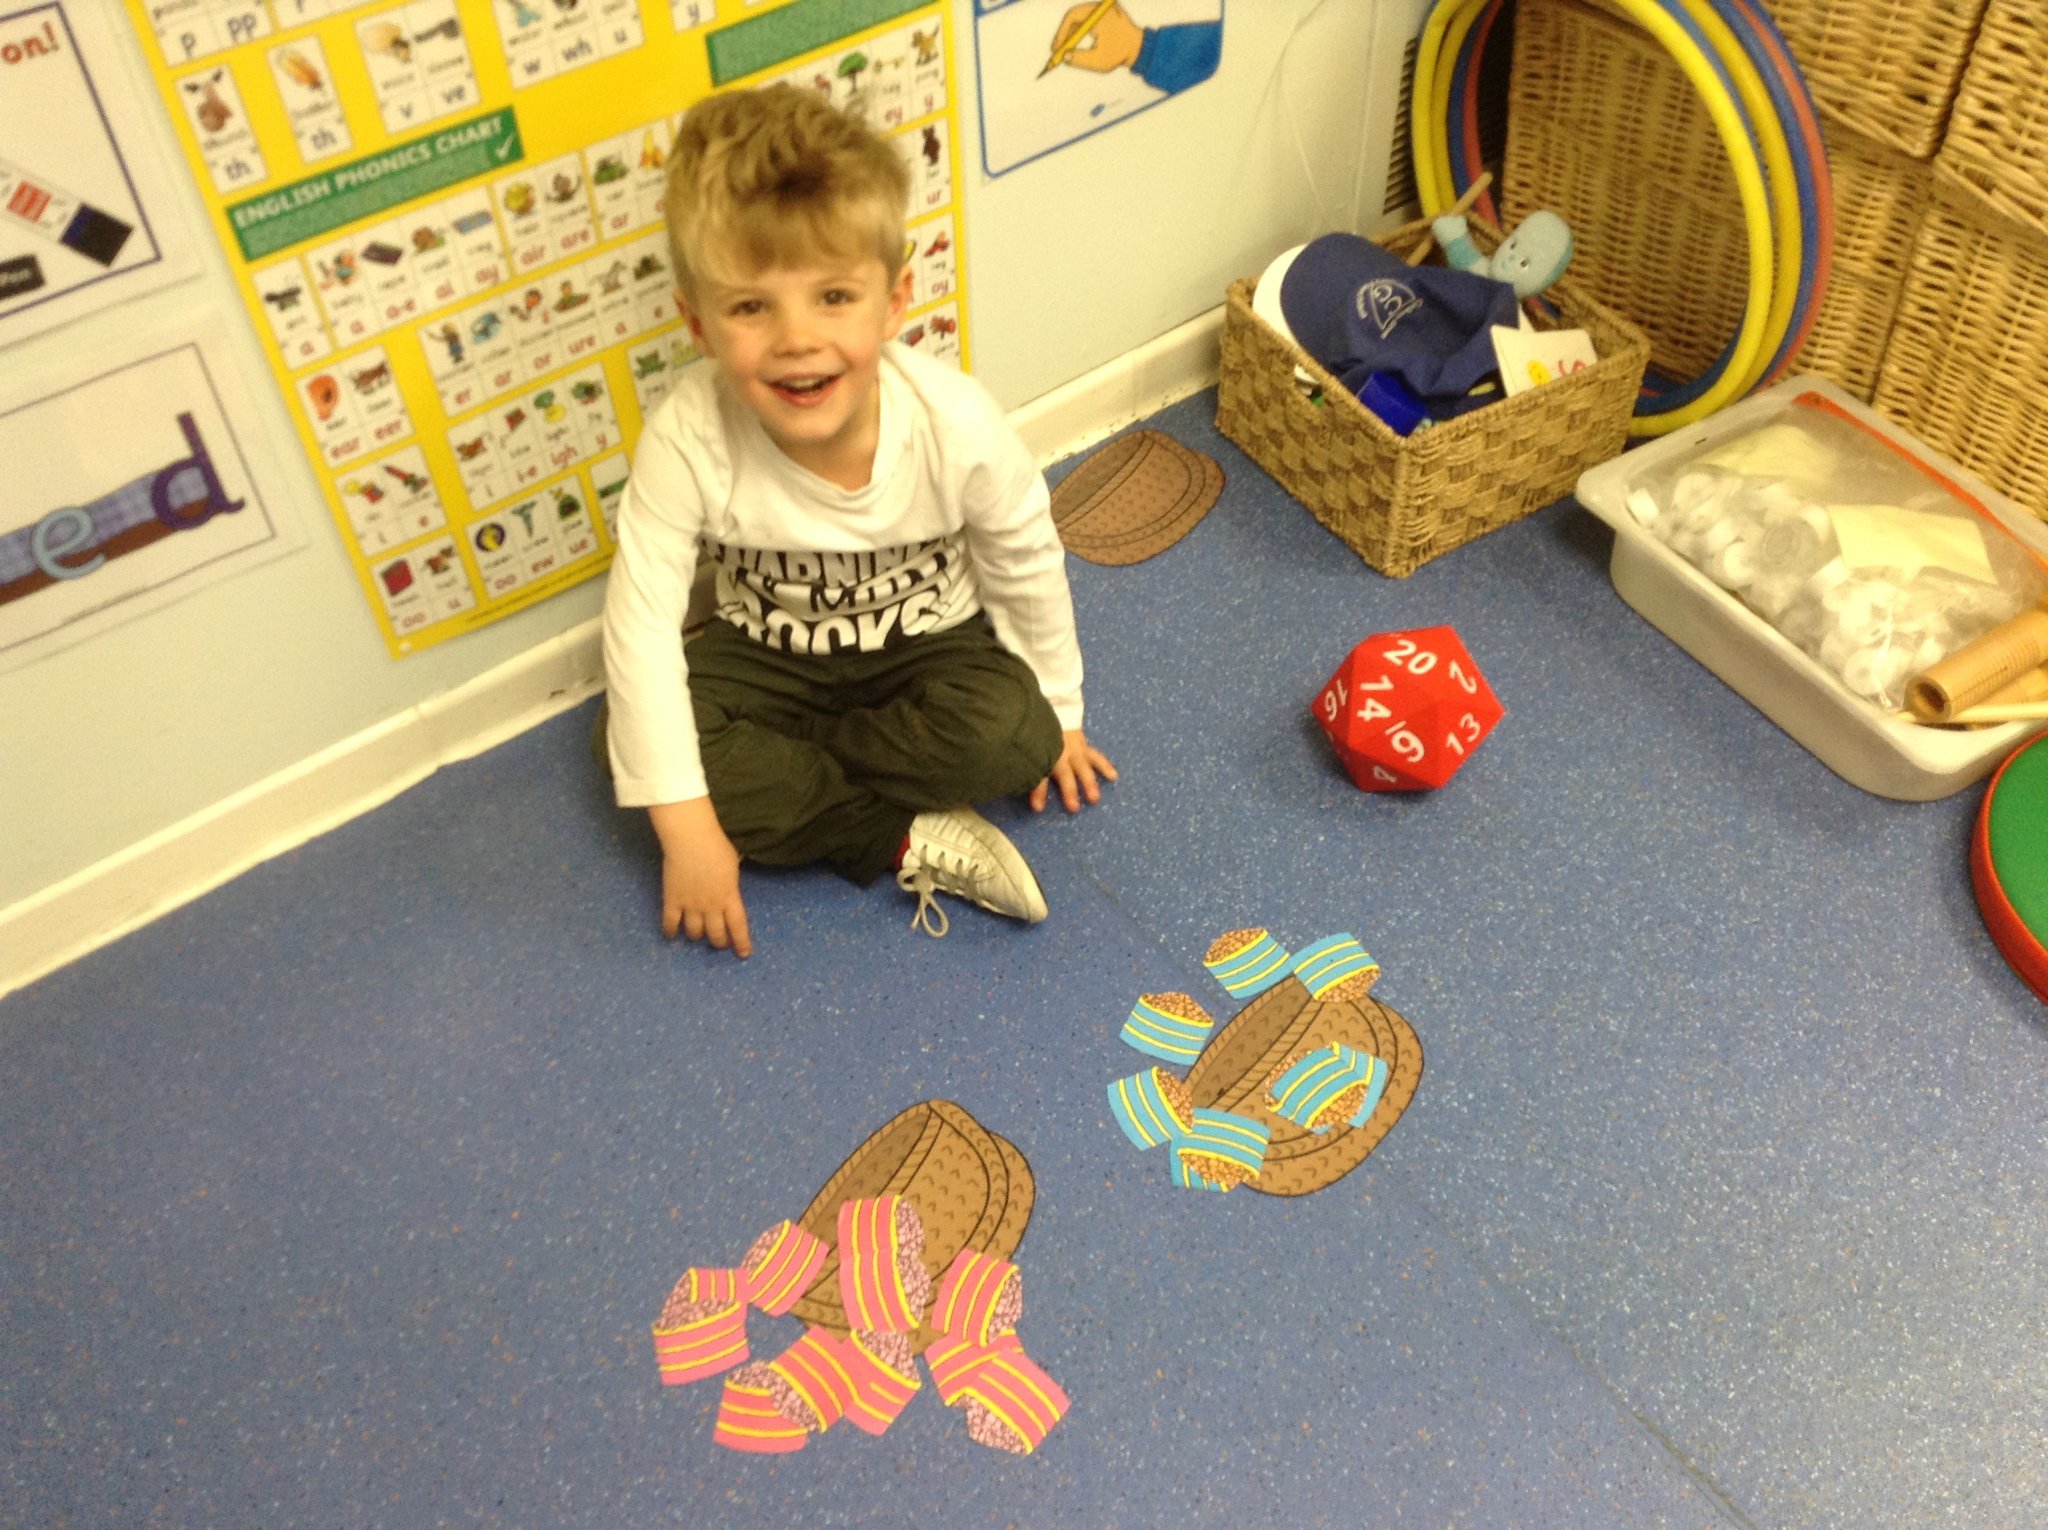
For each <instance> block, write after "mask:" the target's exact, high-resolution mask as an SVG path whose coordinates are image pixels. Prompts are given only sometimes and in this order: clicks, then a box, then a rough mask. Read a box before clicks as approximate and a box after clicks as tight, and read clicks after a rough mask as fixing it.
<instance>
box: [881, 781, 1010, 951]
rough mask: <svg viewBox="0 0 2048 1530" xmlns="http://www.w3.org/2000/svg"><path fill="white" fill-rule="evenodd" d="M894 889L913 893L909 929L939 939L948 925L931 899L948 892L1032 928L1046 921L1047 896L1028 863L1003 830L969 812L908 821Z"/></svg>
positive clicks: (945, 812)
mask: <svg viewBox="0 0 2048 1530" xmlns="http://www.w3.org/2000/svg"><path fill="white" fill-rule="evenodd" d="M896 885H897V886H898V887H900V888H902V889H903V890H904V891H905V892H914V893H916V894H917V912H916V913H914V914H912V915H911V916H910V922H911V923H912V924H913V925H918V926H922V927H923V929H924V932H925V933H926V934H927V935H943V934H945V933H946V929H947V926H948V924H949V923H950V921H949V920H948V919H947V918H946V911H945V910H944V909H942V908H940V907H939V905H938V903H937V902H936V901H934V899H933V898H932V894H933V893H934V892H942V893H950V894H951V895H952V896H954V897H956V898H966V899H967V900H969V901H970V902H973V903H979V904H980V905H981V906H982V907H983V908H985V909H988V910H989V911H990V912H992V913H997V914H1004V915H1007V916H1008V917H1009V918H1011V919H1021V920H1023V921H1024V922H1025V923H1026V924H1036V923H1038V921H1039V920H1041V919H1043V918H1044V917H1045V912H1046V910H1045V894H1044V893H1043V892H1041V891H1040V890H1039V886H1038V878H1037V877H1035V876H1033V875H1032V874H1031V866H1030V863H1029V862H1027V861H1026V860H1025V859H1024V857H1023V856H1022V855H1021V854H1019V853H1018V850H1017V847H1016V846H1015V845H1013V844H1011V843H1010V841H1009V839H1008V837H1007V836H1006V835H1005V834H1004V833H1003V831H1002V830H1001V829H998V828H997V827H996V826H995V825H994V824H992V823H990V822H989V821H988V820H987V819H986V818H984V817H982V816H981V814H979V813H977V812H975V811H974V809H973V808H966V807H963V808H948V809H945V810H943V811H940V812H934V813H919V814H918V815H917V817H915V818H913V819H912V820H911V821H910V848H909V849H907V850H905V851H904V852H903V866H902V869H901V870H899V871H898V872H897V873H896Z"/></svg>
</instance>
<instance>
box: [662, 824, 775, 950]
mask: <svg viewBox="0 0 2048 1530" xmlns="http://www.w3.org/2000/svg"><path fill="white" fill-rule="evenodd" d="M647 815H648V817H649V818H651V819H653V821H654V832H655V835H656V837H657V838H659V839H660V840H661V933H662V934H664V935H668V936H674V935H676V934H677V933H678V932H680V933H681V934H683V935H684V936H686V937H688V938H689V939H691V940H708V941H710V942H711V944H712V945H713V946H715V947H717V948H718V949H719V950H721V951H723V950H725V949H727V948H728V947H730V948H731V950H732V951H733V953H734V954H735V955H737V956H752V955H753V954H754V941H753V937H752V936H751V935H749V934H748V933H747V906H746V904H744V903H743V902H741V901H740V853H739V851H737V850H735V849H733V847H732V841H731V840H729V839H727V838H726V837H725V830H724V829H722V828H720V827H719V823H718V814H717V813H716V812H714V811H713V809H712V806H711V799H710V798H709V797H696V798H692V799H691V800H690V801H688V802H669V803H663V804H661V805H660V806H658V807H651V808H649V809H648V810H647Z"/></svg>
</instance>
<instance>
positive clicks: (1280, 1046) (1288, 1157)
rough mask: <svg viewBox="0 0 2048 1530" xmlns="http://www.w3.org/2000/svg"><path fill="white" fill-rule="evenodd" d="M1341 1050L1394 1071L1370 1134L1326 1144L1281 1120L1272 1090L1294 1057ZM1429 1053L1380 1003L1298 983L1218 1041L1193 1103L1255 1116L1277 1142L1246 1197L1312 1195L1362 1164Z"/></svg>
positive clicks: (1196, 1073)
mask: <svg viewBox="0 0 2048 1530" xmlns="http://www.w3.org/2000/svg"><path fill="white" fill-rule="evenodd" d="M1333 1042H1342V1043H1344V1044H1345V1045H1347V1046H1353V1047H1357V1048H1358V1049H1359V1050H1360V1051H1362V1052H1370V1053H1372V1054H1373V1055H1374V1056H1375V1057H1378V1058H1379V1059H1380V1060H1381V1061H1383V1062H1385V1063H1386V1065H1387V1087H1386V1089H1385V1091H1384V1092H1383V1093H1382V1094H1381V1095H1380V1099H1379V1103H1378V1104H1377V1105H1375V1106H1374V1107H1373V1112H1372V1114H1371V1115H1370V1116H1369V1117H1367V1118H1366V1121H1365V1124H1364V1125H1363V1126H1356V1127H1353V1126H1337V1127H1333V1128H1331V1129H1330V1130H1329V1131H1327V1132H1325V1133H1323V1134H1321V1135H1320V1136H1319V1135H1317V1134H1316V1133H1314V1132H1311V1131H1308V1130H1306V1129H1305V1128H1303V1127H1300V1126H1297V1125H1295V1124H1294V1123H1293V1122H1292V1121H1290V1120H1288V1119H1287V1118H1286V1117H1285V1116H1282V1115H1279V1114H1277V1113H1275V1112H1274V1111H1273V1110H1272V1108H1271V1106H1270V1104H1269V1102H1268V1100H1267V1098H1266V1081H1267V1080H1268V1079H1269V1078H1271V1077H1272V1075H1273V1073H1274V1072H1275V1070H1277V1069H1278V1068H1279V1067H1280V1065H1281V1064H1282V1063H1283V1062H1285V1061H1286V1060H1287V1059H1288V1058H1289V1057H1290V1056H1293V1055H1294V1054H1296V1053H1299V1052H1302V1051H1305V1050H1308V1049H1311V1048H1315V1047H1324V1046H1329V1045H1330V1044H1332V1043H1333ZM1421 1081H1422V1043H1421V1042H1420V1041H1419V1040H1417V1038H1416V1035H1415V1030H1414V1028H1413V1027H1412V1026H1410V1025H1409V1024H1408V1022H1407V1021H1406V1020H1405V1019H1403V1018H1402V1017H1401V1016H1400V1015H1399V1014H1398V1013H1396V1012H1395V1011H1394V1010H1393V1009H1391V1008H1390V1007H1388V1006H1387V1005H1385V1004H1382V1003H1380V1002H1379V1001H1378V1000H1377V999H1373V998H1370V997H1367V998H1365V999H1362V1000H1345V999H1334V1000H1330V999H1312V998H1310V997H1309V992H1308V990H1307V989H1306V988H1305V987H1303V986H1302V983H1301V980H1300V979H1299V978H1288V979H1287V980H1286V981H1285V982H1282V983H1279V984H1277V985H1276V986H1274V987H1272V988H1269V989H1267V990H1266V991H1265V992H1264V993H1262V994H1260V995H1259V996H1258V997H1257V998H1256V999H1254V1000H1253V1001H1252V1002H1251V1003H1250V1004H1248V1005H1246V1006H1245V1007H1244V1009H1243V1010H1241V1011H1240V1012H1239V1013H1238V1015H1237V1017H1236V1018H1235V1019H1234V1020H1232V1021H1231V1022H1230V1023H1229V1024H1228V1025H1226V1026H1225V1027H1224V1028H1223V1029H1222V1030H1221V1031H1218V1032H1217V1033H1216V1035H1215V1036H1214V1037H1212V1038H1211V1040H1210V1042H1209V1045H1208V1046H1207V1047H1205V1048H1203V1050H1202V1055H1201V1056H1200V1057H1198V1058H1196V1059H1195V1065H1194V1067H1193V1068H1191V1069H1190V1070H1189V1071H1188V1079H1187V1082H1188V1087H1189V1089H1190V1090H1191V1091H1192V1092H1193V1094H1194V1097H1195V1103H1196V1104H1197V1105H1199V1106H1201V1107H1203V1108H1204V1109H1207V1110H1228V1111H1231V1112H1233V1113H1235V1114H1237V1115H1241V1116H1249V1117H1250V1118H1251V1119H1252V1120H1254V1121H1257V1122H1259V1123H1260V1124H1261V1125H1263V1126H1264V1127H1265V1128H1266V1129H1267V1131H1268V1132H1270V1133H1271V1139H1270V1141H1269V1142H1268V1143H1267V1146H1266V1163H1265V1167H1264V1168H1263V1169H1261V1170H1260V1171H1259V1176H1258V1178H1256V1179H1253V1180H1250V1181H1247V1188H1248V1189H1252V1190H1257V1191H1260V1192H1262V1193H1264V1194H1266V1195H1309V1194H1312V1193H1314V1192H1315V1191H1317V1190H1321V1189H1324V1188H1326V1187H1328V1186H1329V1185H1332V1184H1335V1183H1336V1182H1337V1181H1338V1180H1340V1179H1342V1178H1343V1177H1344V1176H1345V1175H1346V1174H1349V1173H1350V1172H1351V1171H1352V1170H1353V1169H1355V1168H1357V1167H1358V1166H1359V1165H1360V1164H1361V1163H1363V1162H1365V1159H1366V1156H1367V1155H1368V1154H1369V1153H1371V1152H1372V1150H1373V1149H1374V1148H1376V1147H1378V1146H1379V1144H1380V1142H1381V1141H1382V1140H1383V1139H1384V1138H1385V1137H1386V1135H1387V1133H1388V1132H1390V1131H1392V1130H1393V1129H1394V1123H1395V1122H1396V1121H1398V1120H1400V1119H1401V1114H1402V1112H1403V1111H1405V1110H1406V1109H1407V1108H1408V1102H1409V1101H1410V1100H1412V1099H1413V1098H1414V1097H1415V1088H1416V1085H1418V1084H1419V1083H1420V1082H1421Z"/></svg>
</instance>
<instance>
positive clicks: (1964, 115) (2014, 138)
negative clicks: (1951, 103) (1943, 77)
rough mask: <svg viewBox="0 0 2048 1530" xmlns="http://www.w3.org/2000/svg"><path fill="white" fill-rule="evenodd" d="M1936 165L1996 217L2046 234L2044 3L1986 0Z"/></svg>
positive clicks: (2047, 55) (2047, 53)
mask: <svg viewBox="0 0 2048 1530" xmlns="http://www.w3.org/2000/svg"><path fill="white" fill-rule="evenodd" d="M1941 167H1942V169H1944V170H1946V171H1948V172H1949V173H1950V174H1952V175H1954V176H1955V177H1956V178H1957V179H1959V180H1961V181H1963V182H1964V183H1965V184H1967V185H1969V186H1970V187H1972V188H1973V189H1974V190H1975V191H1977V192H1978V193H1979V194H1980V195H1981V196H1983V197H1984V198H1985V200H1987V201H1988V202H1990V203H1991V204H1992V205H1993V206H1994V207H1996V208H1998V209H1999V210H2000V211H2001V212H2006V213H2011V214H2013V215H2014V216H2015V217H2019V218H2023V219H2025V220H2026V221H2027V222H2029V223H2031V224H2032V225H2033V226H2034V227H2035V228H2037V229H2041V230H2044V231H2048V19H2044V17H2043V16H2042V0H1991V4H1990V5H1989V6H1987V7H1986V8H1985V11H1984V27H1983V30H1982V31H1980V32H1979V33H1978V34H1977V46H1976V49H1975V51H1974V52H1972V53H1971V55H1970V68H1969V72H1968V73H1966V74H1965V75H1964V76H1963V87H1962V91H1961V93H1960V94H1959V95H1958V96H1957V98H1956V106H1955V113H1954V115H1953V116H1952V117H1950V119H1949V125H1948V137H1947V138H1946V139H1944V140H1943V142H1942V145H1941Z"/></svg>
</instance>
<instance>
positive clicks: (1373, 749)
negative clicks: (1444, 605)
mask: <svg viewBox="0 0 2048 1530" xmlns="http://www.w3.org/2000/svg"><path fill="white" fill-rule="evenodd" d="M1312 711H1313V713H1314V715H1315V719H1316V722H1317V724H1318V726H1320V727H1321V728H1322V730H1323V732H1324V733H1325V734H1326V735H1328V737H1329V740H1330V743H1331V745H1332V747H1333V748H1335V750H1336V751H1337V758H1338V759H1339V761H1340V762H1341V763H1342V764H1343V766H1344V769H1345V772H1346V773H1347V774H1348V775H1349V776H1350V777H1351V779H1352V781H1353V782H1354V783H1356V784H1357V785H1358V787H1359V788H1360V789H1361V790H1364V791H1426V790H1430V789H1433V788H1435V787H1439V786H1442V785H1443V784H1444V783H1445V782H1447V781H1449V780H1450V778H1451V777H1452V776H1453V775H1455V774H1456V773H1457V771H1458V769H1459V767H1460V766H1462V765H1463V764H1464V763H1465V761H1466V760H1467V759H1469V758H1470V757H1471V754H1472V751H1474V750H1475V749H1477V748H1478V747H1479V745H1480V743H1481V742H1482V741H1483V740H1484V739H1485V738H1486V736H1487V734H1489V733H1490V732H1492V731H1493V728H1494V725H1495V724H1496V723H1498V722H1499V721H1500V720H1501V717H1502V716H1503V715H1504V712H1503V709H1502V707H1501V704H1500V702H1499V700H1498V699H1497V698H1496V697H1495V696H1494V694H1493V691H1492V688H1491V687H1490V686H1488V685H1487V683H1486V677H1485V676H1484V675H1483V674H1481V673H1480V670H1479V666H1478V665H1477V664H1476V663H1474V662H1473V659H1472V655H1471V654H1470V653H1468V652H1467V651H1466V649H1465V645H1464V643H1463V642H1461V641H1460V640H1459V638H1458V635H1457V633H1456V632H1455V631H1454V630H1452V629H1451V628H1449V627H1426V628H1421V629H1418V630H1414V631H1407V632H1381V633H1375V634H1374V635H1372V636H1371V637H1368V638H1366V639H1365V641H1363V642H1362V643H1359V644H1358V645H1357V646H1356V647H1355V648H1353V649H1352V650H1351V652H1350V654H1349V655H1347V656H1346V658H1345V660H1344V662H1343V663H1342V664H1341V665H1339V666H1338V668H1337V672H1336V673H1335V674H1333V675H1332V676H1331V677H1330V678H1329V680H1328V681H1327V682H1326V683H1325V684H1324V686H1323V688H1322V690H1321V691H1320V692H1319V693H1318V694H1317V697H1316V700H1315V702H1314V704H1313V707H1312Z"/></svg>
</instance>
